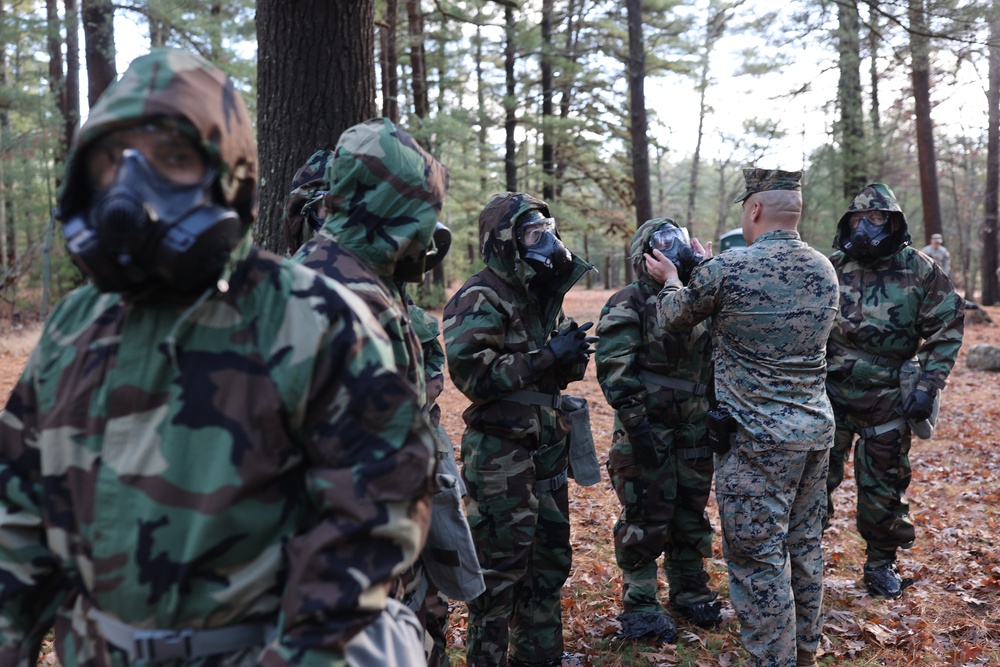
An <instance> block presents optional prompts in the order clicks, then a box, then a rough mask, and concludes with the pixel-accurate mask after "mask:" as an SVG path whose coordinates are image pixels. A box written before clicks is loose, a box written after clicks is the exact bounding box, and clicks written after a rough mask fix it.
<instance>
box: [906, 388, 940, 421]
mask: <svg viewBox="0 0 1000 667" xmlns="http://www.w3.org/2000/svg"><path fill="white" fill-rule="evenodd" d="M933 409H934V394H933V393H928V392H926V391H924V390H922V389H917V390H916V391H914V392H913V393H912V394H910V395H909V396H907V397H906V402H905V403H903V416H904V417H906V418H907V419H909V420H910V421H915V422H922V421H924V420H925V419H928V418H930V416H931V412H932V411H933Z"/></svg>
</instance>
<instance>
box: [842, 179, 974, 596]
mask: <svg viewBox="0 0 1000 667" xmlns="http://www.w3.org/2000/svg"><path fill="white" fill-rule="evenodd" d="M909 244H910V233H909V231H908V230H907V226H906V216H905V215H903V211H902V210H901V209H900V208H899V204H898V202H897V201H896V197H895V195H893V193H892V190H890V189H889V188H888V187H887V186H886V185H884V184H882V183H872V184H870V185H868V186H866V187H865V188H864V190H862V191H861V192H860V193H859V194H858V196H857V197H855V199H854V201H853V202H852V203H851V205H850V207H849V208H848V209H847V212H846V213H844V215H843V217H841V218H840V222H839V223H838V225H837V236H836V238H835V240H834V247H835V248H838V251H837V252H835V253H833V254H832V255H831V256H830V261H831V262H833V266H834V268H835V269H836V271H837V276H838V278H839V279H840V314H839V316H838V317H837V323H836V326H835V327H834V328H833V332H832V333H831V335H830V343H829V345H828V356H827V366H828V370H829V377H828V380H827V388H828V390H829V393H830V400H831V401H832V402H833V408H834V415H835V416H836V419H837V435H836V441H835V444H834V448H833V452H832V453H831V454H830V476H829V479H828V481H827V489H828V490H829V492H830V499H829V510H828V516H827V520H828V521H829V518H830V517H831V516H832V515H833V491H834V490H835V489H836V488H837V486H838V485H839V484H840V483H841V482H842V481H843V479H844V464H845V462H846V461H847V458H848V456H849V455H850V453H851V447H852V446H853V445H854V438H855V435H858V436H859V437H858V440H857V449H856V451H855V452H854V478H855V480H856V481H857V487H858V510H857V525H858V532H859V533H861V536H862V537H863V538H864V539H865V543H866V544H867V547H868V549H867V561H866V563H865V567H864V579H865V584H866V585H867V586H868V591H869V593H871V594H872V595H875V596H882V597H888V598H897V597H899V596H900V594H901V592H902V590H903V588H904V587H905V586H906V585H908V584H909V583H912V580H903V579H902V577H900V575H899V570H898V568H897V566H896V552H897V550H898V549H909V548H910V547H911V546H912V545H913V539H914V529H913V524H912V523H911V522H910V520H909V511H910V505H909V503H908V502H907V501H906V498H905V493H906V488H907V487H908V486H909V484H910V458H909V454H910V440H911V433H917V435H919V436H920V437H922V438H928V437H930V434H931V428H932V427H933V421H934V420H935V419H936V415H937V404H938V402H939V392H940V391H941V390H942V389H944V387H945V382H946V380H947V378H948V374H949V373H950V372H951V369H952V366H954V365H955V359H956V357H957V356H958V350H959V348H960V347H961V345H962V332H963V330H964V326H965V320H964V313H965V301H964V300H963V299H962V298H961V297H959V296H958V294H956V292H955V289H954V287H953V286H952V284H951V281H950V280H949V279H948V276H947V275H945V272H944V270H943V269H942V268H941V267H939V266H937V265H936V264H935V263H934V262H932V261H930V260H929V259H928V258H927V256H925V255H923V254H921V253H919V252H917V251H916V250H914V249H913V248H910V247H908V246H909Z"/></svg>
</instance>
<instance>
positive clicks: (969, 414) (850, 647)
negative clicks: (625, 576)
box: [0, 288, 1000, 667]
mask: <svg viewBox="0 0 1000 667" xmlns="http://www.w3.org/2000/svg"><path fill="white" fill-rule="evenodd" d="M610 295H611V291H606V290H590V291H588V290H584V289H581V288H577V289H575V290H573V291H572V292H570V293H569V294H568V295H567V297H566V300H565V303H564V307H565V310H566V312H567V314H568V315H570V316H572V317H574V318H575V319H577V321H580V322H585V321H588V320H590V321H595V322H596V321H597V318H598V316H599V314H600V310H601V307H602V306H603V305H604V303H605V302H606V300H607V299H608V297H609V296H610ZM986 311H987V312H988V313H989V315H990V316H991V318H992V320H993V322H994V323H996V324H989V323H984V324H974V325H973V324H969V325H967V326H966V331H965V342H964V344H963V347H962V351H961V353H960V356H959V360H958V363H957V364H956V366H955V370H954V371H953V372H952V375H951V378H950V381H949V386H948V389H947V390H946V391H945V392H944V394H943V395H942V406H941V416H940V420H939V425H938V428H937V430H936V431H935V433H934V437H933V438H932V439H931V440H916V439H915V440H914V445H913V450H912V452H911V461H912V464H913V481H912V483H911V485H910V489H909V493H908V499H909V502H910V516H911V518H912V519H913V521H914V523H915V524H916V527H917V542H916V544H915V545H914V547H913V548H912V549H910V550H908V551H903V552H901V555H900V569H901V571H902V573H903V575H904V576H909V577H913V578H914V579H915V583H914V585H913V586H912V587H911V588H908V589H907V590H906V592H905V594H904V596H903V597H902V598H901V599H899V600H880V599H878V600H877V599H873V598H871V597H869V596H868V595H867V594H866V593H865V589H864V585H863V584H862V582H861V568H862V565H863V564H864V542H863V540H861V538H860V537H859V536H858V534H857V531H856V530H855V528H854V514H855V513H854V500H855V493H854V492H855V486H854V479H853V473H852V470H851V466H850V465H848V469H847V478H846V479H845V481H844V483H843V484H842V485H841V487H840V489H838V491H837V492H836V497H835V500H836V506H837V514H836V516H835V517H834V519H833V521H832V524H831V527H830V529H829V530H828V531H827V533H826V535H825V536H824V538H823V548H824V556H825V560H826V569H825V603H824V606H825V611H826V617H825V625H824V638H823V642H822V644H821V647H820V664H821V665H824V666H827V667H829V666H832V665H838V666H839V665H852V666H865V667H868V666H875V665H885V666H888V667H893V666H903V665H923V666H949V667H952V666H954V667H959V666H961V667H966V666H968V667H971V666H973V665H995V666H1000V398H998V390H1000V375H998V374H995V373H987V372H982V371H972V370H969V369H968V368H967V367H966V364H965V354H966V352H967V350H968V349H969V348H971V347H972V346H973V345H975V344H978V343H989V344H992V345H997V346H1000V307H990V308H987V309H986ZM436 314H437V315H438V317H440V314H441V313H440V311H438V312H437V313H436ZM37 336H38V327H37V326H31V325H29V326H25V327H22V328H21V329H20V330H17V331H10V330H4V332H3V333H2V335H0V391H3V392H4V394H5V393H6V391H7V390H8V389H9V388H10V387H11V386H13V384H14V382H15V381H16V379H17V376H18V374H19V373H20V371H21V369H22V368H23V366H24V363H25V361H26V358H27V354H28V352H29V351H30V349H31V346H32V345H33V344H34V341H35V340H37ZM570 391H571V392H572V393H573V394H575V395H580V396H584V397H586V398H587V400H588V401H589V403H590V407H591V422H592V424H591V425H592V429H593V434H594V440H595V442H596V444H597V449H598V456H599V458H600V459H601V462H602V464H603V463H605V462H606V461H607V451H608V447H609V445H610V440H611V431H612V423H613V412H612V410H611V409H610V408H609V407H608V405H607V403H605V402H604V398H603V395H602V394H601V390H600V387H599V385H598V383H597V379H596V377H595V373H594V365H593V364H590V368H589V369H588V371H587V376H586V378H585V379H584V380H583V381H582V382H579V383H576V384H574V385H572V386H571V388H570ZM440 403H441V405H442V408H443V409H442V421H443V423H444V426H445V429H446V430H447V432H448V434H449V436H450V437H451V440H452V442H453V443H454V444H455V445H456V448H457V446H458V444H459V443H460V442H461V436H462V430H463V428H464V425H463V423H462V411H463V410H465V408H466V407H467V406H468V401H467V399H465V397H464V396H462V395H461V394H460V393H459V392H458V391H457V390H456V389H455V388H454V387H453V386H452V385H451V384H450V381H449V382H448V383H447V384H446V387H445V391H444V393H443V395H442V397H441V399H440ZM570 504H571V515H572V543H573V570H572V572H571V574H570V578H569V580H568V581H567V582H566V586H565V588H564V589H563V620H564V634H565V639H566V650H567V651H568V652H570V653H573V654H575V655H576V656H577V657H578V659H579V660H580V661H581V662H582V663H583V664H585V665H591V666H594V667H630V666H645V665H690V666H695V667H714V666H718V667H737V666H739V665H742V664H744V660H745V658H746V654H745V652H744V651H743V649H742V648H741V646H740V639H739V623H738V622H737V620H736V618H735V614H734V612H733V610H732V607H731V606H730V605H729V600H728V580H727V575H726V564H725V560H724V559H723V558H722V553H721V547H720V544H719V539H718V536H717V537H716V540H715V543H714V555H713V557H712V558H711V559H710V560H709V561H708V563H707V567H708V570H709V573H710V574H711V577H712V582H711V585H712V587H713V588H715V589H717V590H719V591H721V592H722V596H721V599H722V604H723V618H724V623H723V624H722V625H721V626H720V627H718V628H716V629H714V630H704V629H701V628H698V627H696V626H694V625H691V624H689V623H686V622H684V621H681V622H679V623H678V625H679V629H680V636H679V638H678V641H677V643H676V644H662V645H654V644H648V643H645V642H641V641H635V640H623V639H619V638H618V637H617V636H616V635H617V631H618V625H617V622H616V620H615V619H616V617H617V616H618V614H619V612H620V607H619V600H620V596H621V575H620V572H619V571H618V569H617V567H616V565H615V558H614V543H613V539H612V526H613V525H614V522H615V519H616V518H617V517H618V514H619V512H620V506H619V504H618V501H617V498H616V496H615V493H614V491H613V490H612V488H611V485H610V483H609V482H608V480H607V476H606V472H605V476H604V479H603V480H602V481H601V482H600V483H598V484H596V485H594V486H591V487H580V486H577V485H575V483H573V482H571V483H570ZM708 511H709V516H710V518H711V520H712V523H713V525H714V526H715V527H716V530H718V527H719V521H718V512H717V509H716V504H715V497H714V494H713V496H712V498H711V499H710V501H709V508H708ZM660 593H661V599H662V600H663V601H664V602H665V601H666V593H667V591H666V582H665V579H664V578H663V575H662V572H661V591H660ZM465 625H466V611H465V606H464V605H462V604H453V612H452V625H451V629H450V632H449V646H450V653H451V658H452V664H453V665H464V664H465V660H464V637H465ZM44 650H45V653H46V654H45V655H44V656H42V658H41V660H40V661H39V665H57V664H58V659H57V657H56V656H55V654H54V653H52V652H51V645H47V646H46V647H45V649H44Z"/></svg>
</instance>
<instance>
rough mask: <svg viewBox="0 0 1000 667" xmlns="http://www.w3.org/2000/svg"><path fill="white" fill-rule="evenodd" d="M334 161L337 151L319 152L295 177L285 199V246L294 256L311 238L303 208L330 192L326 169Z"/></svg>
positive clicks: (282, 220) (307, 161)
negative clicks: (317, 193)
mask: <svg viewBox="0 0 1000 667" xmlns="http://www.w3.org/2000/svg"><path fill="white" fill-rule="evenodd" d="M332 159H333V151H329V150H319V151H316V152H315V153H313V154H312V155H310V156H309V159H308V160H306V163H305V164H304V165H302V166H301V167H299V170H298V171H297V172H295V176H293V177H292V187H291V190H290V191H289V193H288V195H287V196H286V197H285V208H284V211H283V213H282V216H281V227H282V229H283V230H284V232H285V246H286V247H287V248H288V251H289V252H290V253H293V254H294V253H295V252H296V251H297V250H298V249H299V246H301V245H302V244H303V243H304V242H305V240H306V237H308V236H310V235H311V232H310V231H309V223H308V222H307V221H306V219H305V216H303V215H302V207H303V206H305V204H306V203H307V202H308V201H309V200H310V199H312V198H313V196H314V195H315V194H316V192H318V191H319V190H325V189H326V169H327V167H328V166H329V164H330V161H331V160H332Z"/></svg>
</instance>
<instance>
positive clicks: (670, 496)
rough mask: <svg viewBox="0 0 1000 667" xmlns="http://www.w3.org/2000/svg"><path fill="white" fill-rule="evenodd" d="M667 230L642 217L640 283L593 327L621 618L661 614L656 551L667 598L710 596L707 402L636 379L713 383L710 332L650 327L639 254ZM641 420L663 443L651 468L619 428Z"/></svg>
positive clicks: (637, 246)
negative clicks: (614, 511) (609, 425)
mask: <svg viewBox="0 0 1000 667" xmlns="http://www.w3.org/2000/svg"><path fill="white" fill-rule="evenodd" d="M664 225H674V222H673V221H672V220H670V219H669V218H657V219H654V220H649V221H647V222H646V223H644V224H643V225H642V226H641V227H640V228H639V230H638V231H637V232H636V233H635V235H634V236H633V237H632V246H631V252H632V264H633V268H634V270H635V275H636V276H638V278H637V280H636V281H635V282H633V283H632V284H630V285H628V286H627V287H625V288H624V289H622V290H620V291H618V292H616V293H615V294H614V295H613V296H612V297H611V298H610V299H609V300H608V302H607V304H606V305H605V306H604V309H603V311H602V312H601V319H600V321H599V323H598V325H597V335H598V337H599V339H598V343H597V353H596V355H595V357H594V359H595V361H596V362H597V379H598V381H599V382H600V384H601V389H602V390H603V391H604V396H605V398H606V399H607V401H608V404H609V405H610V406H611V407H612V408H614V410H615V428H614V435H613V436H612V444H611V452H610V454H609V457H608V474H609V476H610V478H611V483H612V485H613V486H614V488H615V492H616V493H617V494H618V499H619V500H620V501H621V503H622V513H621V516H620V517H619V519H618V521H616V522H615V527H614V536H615V558H616V560H617V562H618V567H619V568H621V570H622V575H623V579H624V586H623V599H622V606H623V610H624V612H626V613H628V612H642V613H658V614H662V613H664V611H663V607H662V606H661V605H660V603H659V602H658V601H657V596H656V595H657V572H656V570H657V564H656V561H657V559H658V558H659V557H660V555H661V554H663V555H664V560H663V568H664V570H665V571H666V573H667V577H668V579H669V581H670V584H671V586H670V597H671V600H672V601H674V602H676V603H680V604H684V605H692V604H696V603H699V602H710V601H712V600H713V599H714V598H715V593H714V592H712V591H711V590H710V589H709V588H708V586H706V585H705V583H704V581H707V576H704V575H703V573H704V566H703V559H704V558H705V557H709V556H711V555H712V526H711V524H710V523H709V521H708V516H707V514H706V513H705V506H706V504H707V503H708V496H709V493H710V491H711V484H712V472H713V466H712V456H711V452H710V451H709V450H708V449H707V447H706V446H705V436H706V431H705V411H706V410H708V399H707V398H706V397H698V396H696V395H694V394H692V393H688V392H684V391H680V390H675V389H668V388H665V387H662V386H659V385H656V384H652V383H647V382H645V381H644V380H643V378H642V377H641V375H640V374H641V373H642V372H644V371H645V372H651V373H656V374H658V375H661V376H665V377H669V378H673V379H677V380H685V381H689V382H694V383H699V384H702V385H708V384H710V383H711V372H712V342H711V336H710V335H709V331H708V327H707V326H706V325H705V324H698V325H696V326H695V327H694V328H693V329H691V330H690V331H687V332H680V333H669V332H667V331H664V330H663V329H662V328H661V327H660V326H659V324H658V323H657V317H656V299H657V295H658V293H659V290H660V288H661V287H662V284H661V283H659V282H657V281H656V280H655V279H654V278H652V277H651V276H650V275H649V274H648V272H647V271H646V264H645V261H644V260H643V248H644V247H645V244H646V241H647V240H648V239H649V237H650V236H651V235H652V234H653V233H654V232H655V231H657V230H658V229H660V228H661V227H662V226H664ZM675 226H676V225H675ZM643 420H648V421H649V422H650V424H651V425H652V428H653V432H654V433H655V435H656V436H657V438H658V439H659V441H660V442H662V443H663V444H664V449H663V451H661V452H658V454H659V460H660V461H661V463H660V465H659V466H658V467H656V468H648V467H642V466H640V465H638V463H637V462H636V461H635V458H634V457H633V454H632V446H631V444H630V442H629V439H628V434H627V432H626V430H625V428H624V427H625V426H633V425H635V424H637V423H639V422H641V421H643Z"/></svg>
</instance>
